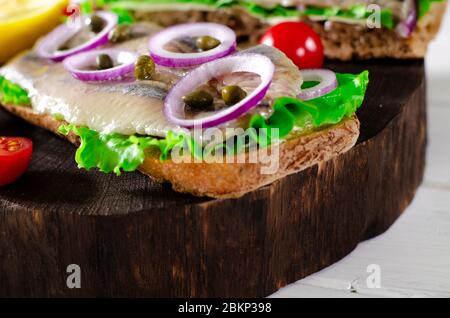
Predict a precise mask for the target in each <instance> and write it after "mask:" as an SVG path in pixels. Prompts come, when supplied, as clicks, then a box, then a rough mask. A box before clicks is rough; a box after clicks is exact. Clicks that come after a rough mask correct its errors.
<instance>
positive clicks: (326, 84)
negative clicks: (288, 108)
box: [297, 69, 338, 100]
mask: <svg viewBox="0 0 450 318" xmlns="http://www.w3.org/2000/svg"><path fill="white" fill-rule="evenodd" d="M301 73H302V77H303V81H304V82H319V84H317V85H316V86H314V87H310V88H306V89H302V91H301V93H300V94H299V95H298V96H297V97H298V98H299V99H301V100H310V99H314V98H318V97H321V96H323V95H325V94H328V93H330V92H332V91H334V90H335V89H336V87H337V86H338V83H337V79H336V74H335V73H334V72H333V71H330V70H325V69H309V70H301Z"/></svg>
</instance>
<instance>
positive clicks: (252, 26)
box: [134, 2, 447, 60]
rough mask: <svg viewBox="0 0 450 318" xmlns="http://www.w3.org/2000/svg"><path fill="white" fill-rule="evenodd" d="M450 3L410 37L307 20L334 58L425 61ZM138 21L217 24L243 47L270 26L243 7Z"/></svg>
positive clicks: (141, 15) (434, 10) (160, 14)
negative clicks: (224, 28)
mask: <svg viewBox="0 0 450 318" xmlns="http://www.w3.org/2000/svg"><path fill="white" fill-rule="evenodd" d="M446 5H447V2H442V3H433V4H432V7H431V10H430V12H428V13H427V14H426V15H425V16H424V17H423V18H422V19H421V20H420V21H419V24H418V26H417V28H416V30H415V31H414V32H413V34H412V35H411V36H410V37H409V38H401V37H399V36H398V35H397V33H396V32H395V31H394V30H388V29H385V28H379V29H368V28H367V27H366V26H365V25H359V24H348V23H341V22H323V21H322V22H317V21H311V20H305V22H306V23H308V24H309V25H311V27H312V28H313V29H314V30H315V31H316V32H317V33H318V34H319V35H320V37H321V38H322V41H323V44H324V47H325V55H326V56H327V57H328V58H330V59H338V60H351V59H371V58H398V59H411V58H423V57H424V56H425V54H426V51H427V47H428V44H429V42H430V41H431V40H432V39H433V38H434V37H435V35H436V33H437V32H438V30H439V27H440V24H441V21H442V18H443V16H444V13H445V9H446ZM134 14H135V16H136V18H137V19H138V20H145V21H152V22H154V23H157V24H160V25H162V26H164V27H167V26H170V25H174V24H180V23H186V22H202V21H208V22H217V23H221V24H226V25H228V26H229V27H231V28H232V29H234V30H235V32H236V35H237V37H238V41H239V43H241V45H242V46H244V47H245V46H253V45H255V44H257V43H258V41H259V39H260V38H261V36H262V35H263V34H264V32H265V31H266V30H267V29H268V28H269V27H270V24H269V23H268V22H267V21H264V20H262V19H260V18H258V17H255V16H253V15H251V14H249V13H248V12H247V11H246V10H244V9H242V8H239V7H236V6H235V7H231V8H226V9H217V10H205V11H201V10H183V11H177V10H171V11H157V12H155V11H152V12H135V13H134Z"/></svg>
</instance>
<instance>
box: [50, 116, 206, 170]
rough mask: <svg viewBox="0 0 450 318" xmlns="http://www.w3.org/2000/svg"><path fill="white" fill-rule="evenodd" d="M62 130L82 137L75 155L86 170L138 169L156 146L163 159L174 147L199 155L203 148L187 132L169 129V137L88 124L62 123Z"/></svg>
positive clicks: (60, 128) (79, 164)
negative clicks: (103, 129) (100, 128)
mask: <svg viewBox="0 0 450 318" xmlns="http://www.w3.org/2000/svg"><path fill="white" fill-rule="evenodd" d="M59 132H60V133H61V134H63V135H67V134H69V133H70V132H73V133H75V134H76V135H77V136H79V137H80V140H81V145H80V147H79V148H78V150H77V152H76V154H75V161H76V162H77V164H78V167H79V168H84V169H87V170H90V169H93V168H98V169H99V170H100V171H102V172H105V173H110V172H114V173H115V174H117V175H120V174H121V173H122V171H125V172H130V171H135V170H136V169H138V168H139V166H140V165H141V164H142V163H143V162H144V159H145V156H146V150H147V149H148V148H151V147H154V148H156V149H158V150H159V151H160V160H162V161H163V160H167V159H168V157H169V154H170V151H171V150H172V149H173V148H175V147H180V148H182V149H183V147H185V146H186V147H187V148H186V149H189V151H190V152H191V153H192V154H193V155H196V156H199V155H200V152H199V151H201V149H199V146H198V145H197V144H196V143H195V141H194V140H193V138H191V137H189V136H186V135H184V134H177V133H174V132H172V131H169V132H168V134H167V136H166V138H163V139H160V138H155V137H150V136H139V135H132V136H125V135H121V134H117V133H110V134H106V133H99V132H97V131H94V130H92V129H89V128H87V127H77V126H75V125H72V124H69V125H61V126H60V127H59Z"/></svg>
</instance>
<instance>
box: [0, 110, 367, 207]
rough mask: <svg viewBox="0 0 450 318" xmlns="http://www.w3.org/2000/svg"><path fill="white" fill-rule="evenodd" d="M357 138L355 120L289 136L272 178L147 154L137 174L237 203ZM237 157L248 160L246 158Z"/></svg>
mask: <svg viewBox="0 0 450 318" xmlns="http://www.w3.org/2000/svg"><path fill="white" fill-rule="evenodd" d="M2 106H3V107H4V108H5V109H6V110H8V111H9V112H11V113H13V114H15V115H17V116H19V117H22V118H23V119H25V120H26V121H28V122H30V123H32V124H33V125H37V126H40V127H43V128H45V129H48V130H50V131H52V132H54V133H56V134H58V135H60V136H62V135H61V134H59V133H58V128H59V126H60V125H61V124H64V122H61V121H58V120H56V119H55V118H53V117H52V116H50V115H42V114H37V113H35V112H33V110H32V109H31V108H27V107H21V106H14V105H2ZM62 137H64V138H66V139H68V140H69V141H70V142H72V143H73V144H75V145H78V144H79V142H80V141H79V138H78V137H77V136H76V135H74V134H72V133H71V134H69V135H68V136H62ZM358 137H359V121H358V119H357V117H356V115H354V116H353V117H350V118H346V119H344V120H343V121H341V122H340V123H338V124H336V125H333V126H328V127H324V128H323V129H321V130H318V131H315V132H313V133H310V134H307V135H300V136H293V137H291V138H289V139H287V140H286V141H284V142H283V143H281V144H280V145H279V146H278V148H277V151H278V152H279V156H277V158H278V159H279V161H278V169H277V170H276V172H275V173H273V174H263V173H262V171H263V170H262V168H263V166H264V164H263V163H248V162H249V160H242V161H239V162H246V163H205V162H202V163H175V162H174V161H172V160H166V161H160V160H159V153H157V152H155V151H151V150H149V151H148V153H147V158H146V159H145V161H144V163H143V164H142V165H141V167H140V168H139V170H140V171H141V172H142V173H144V174H146V175H148V176H150V177H151V178H152V179H154V180H155V181H157V182H161V183H162V182H170V183H171V184H172V186H173V189H174V190H176V191H179V192H186V193H191V194H193V195H198V196H209V197H214V198H231V197H239V196H242V195H244V194H245V193H247V192H250V191H253V190H256V189H258V188H260V187H262V186H264V185H267V184H270V183H272V182H274V181H276V180H277V179H280V178H282V177H284V176H287V175H289V174H292V173H295V172H298V171H301V170H304V169H306V168H308V167H311V166H313V165H315V164H317V163H320V162H323V161H326V160H329V159H331V158H333V157H335V156H338V155H339V154H342V153H344V152H346V151H348V150H349V149H351V148H352V147H353V146H354V145H355V143H356V141H357V140H358ZM259 151H265V150H263V149H261V150H259ZM239 156H244V157H245V158H248V156H249V154H248V153H246V154H241V155H239ZM235 162H238V161H237V160H236V161H235Z"/></svg>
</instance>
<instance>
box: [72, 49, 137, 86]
mask: <svg viewBox="0 0 450 318" xmlns="http://www.w3.org/2000/svg"><path fill="white" fill-rule="evenodd" d="M100 54H108V55H109V56H110V57H111V59H112V60H113V61H115V62H118V63H119V64H120V65H118V66H116V67H113V68H110V69H107V70H100V71H90V70H86V68H87V67H89V66H92V65H95V63H96V58H97V56H98V55H100ZM137 59H138V55H137V54H136V53H134V52H130V51H124V50H119V49H105V50H93V51H89V52H83V53H79V54H76V55H73V56H71V57H69V58H67V59H65V60H64V67H65V68H66V69H67V70H68V71H69V72H70V73H71V74H72V76H73V77H75V78H76V79H78V80H80V81H110V80H115V79H120V78H121V77H123V76H124V75H127V74H129V73H131V72H133V71H134V64H135V62H136V60H137Z"/></svg>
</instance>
